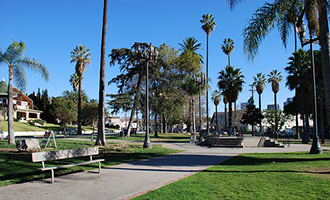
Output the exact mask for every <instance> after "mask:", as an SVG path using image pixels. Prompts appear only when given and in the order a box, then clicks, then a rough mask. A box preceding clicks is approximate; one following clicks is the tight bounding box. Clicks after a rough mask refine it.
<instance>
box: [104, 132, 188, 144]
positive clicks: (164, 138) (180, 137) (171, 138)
mask: <svg viewBox="0 0 330 200" xmlns="http://www.w3.org/2000/svg"><path fill="white" fill-rule="evenodd" d="M144 138H145V134H137V135H131V137H129V138H126V137H120V136H118V135H115V136H106V139H107V140H129V141H144ZM150 141H151V142H190V134H179V133H164V134H163V133H161V134H158V137H155V136H154V133H151V134H150Z"/></svg>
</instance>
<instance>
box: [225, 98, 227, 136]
mask: <svg viewBox="0 0 330 200" xmlns="http://www.w3.org/2000/svg"><path fill="white" fill-rule="evenodd" d="M225 130H226V131H227V104H226V103H225Z"/></svg>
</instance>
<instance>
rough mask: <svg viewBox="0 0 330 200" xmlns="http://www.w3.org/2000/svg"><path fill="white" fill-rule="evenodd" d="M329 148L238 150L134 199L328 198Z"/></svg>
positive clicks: (329, 194) (329, 176)
mask: <svg viewBox="0 0 330 200" xmlns="http://www.w3.org/2000/svg"><path fill="white" fill-rule="evenodd" d="M329 185H330V152H329V151H325V152H324V153H323V154H321V155H313V154H309V153H308V152H297V153H262V154H241V155H239V156H237V157H234V158H231V159H229V160H227V161H225V162H223V163H220V164H218V165H215V166H213V167H210V168H208V169H206V170H204V171H202V172H199V173H196V174H194V175H192V176H189V177H187V178H184V179H182V180H179V181H177V182H174V183H172V184H170V185H166V186H164V187H161V188H159V189H157V190H154V191H151V192H149V193H146V194H144V195H142V196H139V197H137V198H135V199H330V190H329Z"/></svg>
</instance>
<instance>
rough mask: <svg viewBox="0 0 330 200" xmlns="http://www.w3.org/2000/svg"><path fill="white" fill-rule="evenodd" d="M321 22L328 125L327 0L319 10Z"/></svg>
mask: <svg viewBox="0 0 330 200" xmlns="http://www.w3.org/2000/svg"><path fill="white" fill-rule="evenodd" d="M319 24H320V35H319V40H320V46H321V57H322V66H323V76H324V78H323V80H324V93H325V99H326V101H325V102H326V113H327V119H328V126H329V125H330V78H329V74H330V37H329V25H328V16H327V1H326V0H320V12H319Z"/></svg>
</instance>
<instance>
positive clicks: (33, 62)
mask: <svg viewBox="0 0 330 200" xmlns="http://www.w3.org/2000/svg"><path fill="white" fill-rule="evenodd" d="M25 50H26V46H25V44H24V42H22V41H21V42H19V43H18V42H16V41H15V42H12V43H11V44H10V45H9V47H8V48H7V50H6V51H5V52H2V51H0V64H2V63H4V64H6V65H8V67H9V83H8V135H9V140H8V143H9V144H15V135H14V118H13V115H14V110H13V108H14V107H13V79H14V81H15V82H16V85H17V87H18V88H19V89H20V90H21V91H24V90H25V86H26V74H25V69H24V67H27V68H29V69H31V70H34V71H36V72H39V73H40V74H41V76H42V77H43V78H44V79H45V80H46V81H48V78H49V73H48V70H47V68H46V67H45V66H44V65H43V64H41V63H40V62H39V61H38V60H37V59H35V58H29V57H24V53H25Z"/></svg>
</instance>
